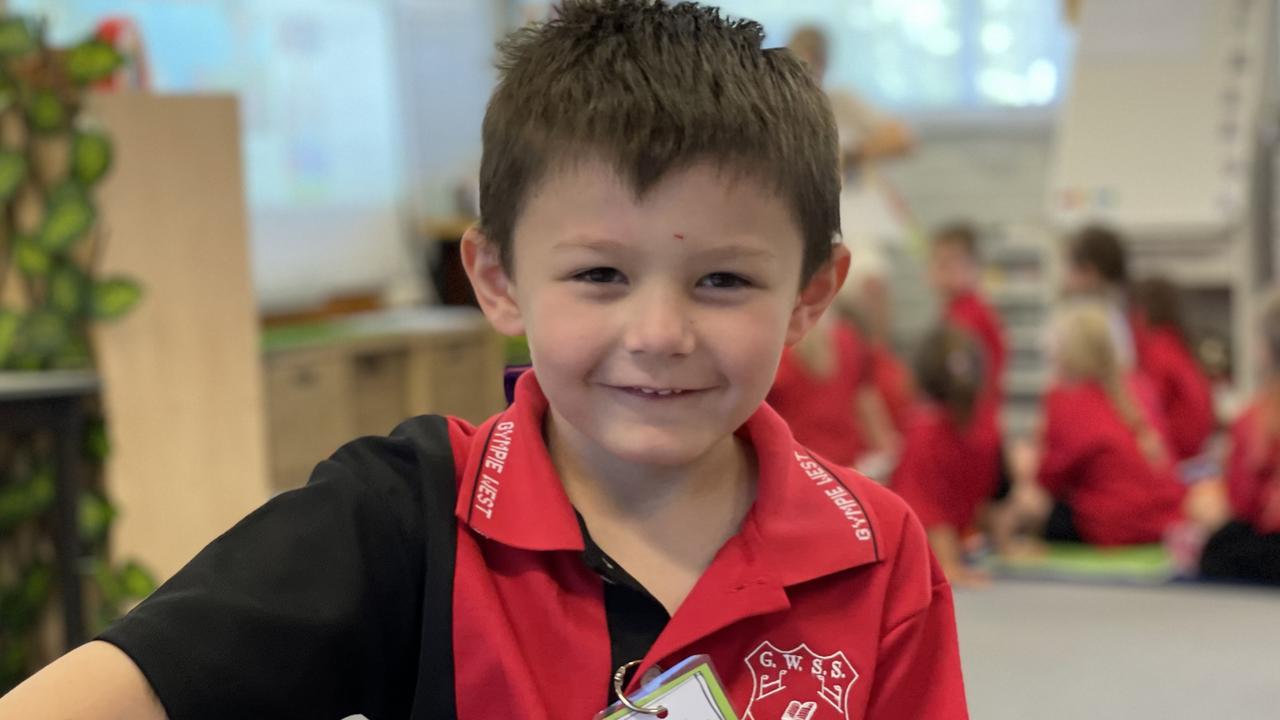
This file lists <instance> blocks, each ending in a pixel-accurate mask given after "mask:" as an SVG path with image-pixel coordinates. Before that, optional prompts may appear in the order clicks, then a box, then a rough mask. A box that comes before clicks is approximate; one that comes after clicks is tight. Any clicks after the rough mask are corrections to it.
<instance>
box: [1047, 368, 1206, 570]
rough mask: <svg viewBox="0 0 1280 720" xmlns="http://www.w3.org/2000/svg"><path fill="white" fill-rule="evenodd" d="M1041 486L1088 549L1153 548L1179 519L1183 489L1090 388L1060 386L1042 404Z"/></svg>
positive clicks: (1099, 391)
mask: <svg viewBox="0 0 1280 720" xmlns="http://www.w3.org/2000/svg"><path fill="white" fill-rule="evenodd" d="M1135 395H1137V393H1135ZM1140 404H1141V401H1140ZM1152 424H1153V426H1155V423H1154V422H1153V423H1152ZM1039 480H1040V484H1041V485H1043V486H1044V488H1045V489H1046V490H1047V491H1048V492H1049V493H1050V494H1051V495H1053V496H1054V497H1055V498H1057V499H1058V500H1059V501H1061V502H1063V503H1065V504H1066V505H1068V506H1069V507H1070V508H1071V510H1072V513H1073V515H1074V520H1075V524H1076V527H1077V528H1078V529H1079V531H1080V535H1081V536H1082V537H1083V538H1084V539H1085V540H1086V541H1088V542H1090V543H1095V544H1098V545H1122V544H1132V543H1146V542H1158V541H1160V540H1161V538H1162V536H1163V533H1164V531H1165V529H1166V528H1168V527H1169V526H1170V525H1172V524H1174V523H1176V522H1178V521H1179V520H1180V519H1181V518H1182V510H1181V508H1182V499H1183V496H1184V495H1185V494H1186V487H1185V486H1184V485H1182V483H1180V482H1179V481H1178V479H1177V475H1176V473H1175V471H1174V467H1173V464H1172V463H1165V464H1162V465H1159V466H1153V465H1152V464H1151V463H1150V462H1149V461H1148V460H1147V458H1146V457H1145V456H1144V455H1143V453H1142V450H1141V448H1140V447H1139V446H1138V442H1137V439H1136V438H1135V437H1134V433H1133V431H1132V430H1130V429H1129V427H1128V426H1127V425H1126V424H1125V423H1124V420H1123V419H1122V418H1121V416H1120V413H1119V412H1118V411H1117V410H1116V408H1115V407H1114V405H1113V404H1112V402H1111V399H1110V398H1109V397H1108V396H1107V394H1106V393H1105V392H1104V391H1103V390H1102V388H1101V387H1100V386H1098V385H1097V384H1095V383H1081V384H1075V385H1059V386H1057V387H1054V388H1053V389H1051V390H1050V391H1049V393H1048V394H1047V395H1046V396H1045V401H1044V439H1043V446H1042V455H1041V458H1040V468H1039Z"/></svg>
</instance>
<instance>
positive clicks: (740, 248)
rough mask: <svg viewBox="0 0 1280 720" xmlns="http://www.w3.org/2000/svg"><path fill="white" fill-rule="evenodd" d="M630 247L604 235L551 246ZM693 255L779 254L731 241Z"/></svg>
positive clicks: (767, 256) (769, 256) (559, 248)
mask: <svg viewBox="0 0 1280 720" xmlns="http://www.w3.org/2000/svg"><path fill="white" fill-rule="evenodd" d="M630 249H631V248H630V247H629V246H628V245H627V244H626V243H623V242H620V241H618V240H612V239H610V238H602V237H576V238H571V239H568V240H561V241H559V242H557V243H556V244H555V245H552V246H551V250H552V251H562V250H596V251H599V252H605V251H610V250H613V251H627V250H630ZM693 255H694V256H695V257H697V258H700V259H719V258H749V259H755V258H760V259H764V260H772V259H774V258H776V257H777V254H776V253H774V252H773V250H771V249H769V248H767V247H760V246H757V245H744V244H742V243H729V244H726V245H717V246H715V247H709V248H706V249H702V250H695V251H694V252H693Z"/></svg>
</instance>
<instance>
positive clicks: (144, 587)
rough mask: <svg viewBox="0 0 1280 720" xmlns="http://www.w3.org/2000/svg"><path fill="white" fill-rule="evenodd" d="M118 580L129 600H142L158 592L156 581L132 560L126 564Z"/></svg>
mask: <svg viewBox="0 0 1280 720" xmlns="http://www.w3.org/2000/svg"><path fill="white" fill-rule="evenodd" d="M116 580H117V582H118V583H119V585H120V589H121V590H122V591H123V595H124V597H125V598H126V599H129V600H141V599H142V598H145V597H146V596H148V595H150V594H151V593H153V592H155V590H156V580H155V578H154V577H152V576H151V573H149V572H147V571H146V570H145V569H144V568H143V567H142V566H141V565H139V564H138V563H136V562H133V561H132V560H131V561H129V562H127V563H125V565H124V567H123V568H121V569H120V572H119V574H117V575H116Z"/></svg>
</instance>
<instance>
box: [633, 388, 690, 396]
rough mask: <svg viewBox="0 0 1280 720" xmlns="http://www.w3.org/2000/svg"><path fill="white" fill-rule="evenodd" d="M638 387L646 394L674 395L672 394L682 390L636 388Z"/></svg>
mask: <svg viewBox="0 0 1280 720" xmlns="http://www.w3.org/2000/svg"><path fill="white" fill-rule="evenodd" d="M636 389H637V390H639V391H640V392H642V393H644V394H645V395H672V394H675V393H678V392H681V391H680V390H650V389H649V388H636Z"/></svg>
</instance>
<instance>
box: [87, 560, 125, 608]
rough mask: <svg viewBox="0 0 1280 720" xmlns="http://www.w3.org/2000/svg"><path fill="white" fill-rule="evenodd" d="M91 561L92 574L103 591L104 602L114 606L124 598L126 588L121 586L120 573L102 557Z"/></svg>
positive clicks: (99, 588) (100, 590)
mask: <svg viewBox="0 0 1280 720" xmlns="http://www.w3.org/2000/svg"><path fill="white" fill-rule="evenodd" d="M91 563H92V568H93V569H92V571H91V576H92V577H93V581H94V583H95V584H97V586H98V591H99V592H101V593H102V603H103V604H104V605H106V606H108V607H112V608H114V607H115V606H116V605H119V604H120V601H121V600H123V599H124V588H122V587H120V577H119V575H117V574H116V573H115V571H113V570H112V569H111V566H110V565H108V564H107V562H106V561H105V560H103V559H102V558H101V557H95V558H93V560H92V561H91Z"/></svg>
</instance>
